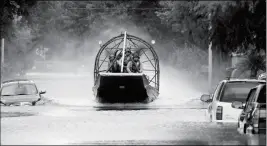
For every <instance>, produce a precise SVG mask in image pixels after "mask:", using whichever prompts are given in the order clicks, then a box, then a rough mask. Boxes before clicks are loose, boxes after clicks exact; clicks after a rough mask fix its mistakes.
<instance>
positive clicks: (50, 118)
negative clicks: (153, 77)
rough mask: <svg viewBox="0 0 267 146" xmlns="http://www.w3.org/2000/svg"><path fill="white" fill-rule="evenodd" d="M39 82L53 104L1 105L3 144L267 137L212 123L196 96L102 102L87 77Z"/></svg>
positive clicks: (238, 142)
mask: <svg viewBox="0 0 267 146" xmlns="http://www.w3.org/2000/svg"><path fill="white" fill-rule="evenodd" d="M88 80H90V78H88ZM35 81H36V84H37V86H38V87H40V88H41V89H43V88H45V89H46V90H47V94H46V97H49V98H50V99H52V102H51V103H47V104H45V105H37V106H14V107H1V144H12V145H16V144H86V145H87V144H101V145H102V144H120V145H125V144H167V145H168V144H169V145H173V144H175V145H180V144H181V145H183V144H185V145H187V144H189V145H192V144H194V145H195V144H199V145H217V144H218V145H222V144H233V145H249V144H253V145H255V144H259V142H260V144H263V145H264V144H265V139H266V137H265V136H264V137H261V138H259V137H254V138H253V139H252V138H247V137H246V136H244V135H240V134H238V133H237V130H236V123H233V124H226V125H218V124H213V123H209V122H208V121H207V120H206V118H205V108H206V106H205V105H204V104H203V103H202V102H201V101H200V100H198V99H197V97H195V98H184V97H180V96H179V95H175V96H176V97H177V98H176V99H173V98H171V97H169V98H166V99H164V98H159V99H158V100H156V101H154V102H152V103H150V104H99V103H96V102H95V101H94V100H93V98H91V99H90V97H92V96H91V89H90V87H91V86H90V84H91V82H87V80H86V78H83V79H82V78H81V79H77V78H76V79H71V78H69V79H68V80H60V81H59V80H57V82H55V80H53V79H51V80H48V79H43V80H35ZM53 81H54V82H53ZM68 83H72V84H68ZM81 87H83V88H81ZM84 87H86V88H87V87H88V92H84V91H85V89H84ZM70 88H71V89H72V92H69V91H68V90H67V89H70ZM66 91H68V92H66ZM86 91H87V90H86ZM52 95H53V96H52ZM86 95H87V96H86ZM179 99H187V101H186V100H179ZM179 101H180V102H179ZM259 139H260V140H259Z"/></svg>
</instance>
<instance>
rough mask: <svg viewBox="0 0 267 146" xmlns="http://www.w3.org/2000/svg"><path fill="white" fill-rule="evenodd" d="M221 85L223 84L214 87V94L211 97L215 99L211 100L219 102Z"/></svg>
mask: <svg viewBox="0 0 267 146" xmlns="http://www.w3.org/2000/svg"><path fill="white" fill-rule="evenodd" d="M222 85H223V83H219V84H218V86H217V87H216V89H215V92H214V94H213V97H215V98H213V100H219V94H220V92H221V88H222Z"/></svg>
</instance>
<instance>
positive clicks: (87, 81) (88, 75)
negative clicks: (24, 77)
mask: <svg viewBox="0 0 267 146" xmlns="http://www.w3.org/2000/svg"><path fill="white" fill-rule="evenodd" d="M124 31H127V33H129V34H131V35H134V36H137V37H140V38H141V39H143V40H145V41H147V42H148V43H151V40H153V39H154V38H153V36H149V35H148V34H149V33H147V32H146V31H145V30H144V29H142V28H138V27H137V26H135V25H134V24H133V25H117V24H114V23H110V26H109V27H107V29H105V30H102V31H100V32H99V34H98V35H95V36H88V38H87V39H85V41H83V42H82V43H81V42H77V41H78V40H77V38H75V39H71V38H68V39H69V40H67V41H64V42H65V44H64V45H63V46H64V47H65V48H64V54H65V56H70V57H71V56H72V55H73V50H75V49H78V50H83V51H84V52H83V54H81V55H78V58H72V59H62V58H59V57H57V56H55V55H54V56H53V57H52V58H53V61H52V62H57V63H56V65H55V66H54V67H53V68H54V69H55V70H53V69H50V71H49V72H46V73H44V72H43V73H42V71H38V70H34V71H32V70H31V71H29V72H35V73H36V74H35V75H34V74H29V75H28V78H33V79H34V80H35V81H36V83H37V85H38V86H39V87H40V88H44V89H46V90H47V95H46V96H47V97H48V98H51V99H53V100H54V102H56V103H60V104H67V105H92V104H94V97H93V92H92V87H93V84H94V83H93V82H94V81H93V71H94V63H95V58H96V55H97V53H98V51H99V49H100V46H99V44H98V42H99V41H102V42H103V43H105V42H107V41H108V40H110V39H111V38H113V37H115V36H118V35H120V34H121V33H123V32H124ZM65 38H66V37H65ZM64 42H61V43H64ZM78 43H80V45H79V46H78V47H77V46H76V45H75V44H78ZM59 45H62V44H59ZM153 47H154V49H155V51H156V52H157V53H158V56H159V61H160V95H159V98H158V100H156V101H155V103H157V104H180V103H183V102H186V101H188V100H191V99H193V98H199V97H200V95H201V93H202V91H199V90H198V89H197V88H195V87H196V83H194V82H192V78H190V76H188V75H186V73H185V72H183V71H182V69H180V70H179V69H177V68H175V67H174V66H172V65H171V64H170V63H169V62H167V61H165V60H164V56H162V54H160V53H159V52H161V51H162V50H161V49H164V48H166V47H167V45H165V44H159V43H158V44H157V40H156V44H155V45H153ZM160 50H161V51H160ZM67 58H68V57H67ZM183 63H186V62H183ZM81 66H83V67H82V68H81ZM66 68H67V69H66ZM77 68H81V69H78V70H77V71H73V70H75V69H77ZM58 70H61V72H60V73H59V72H58ZM63 70H64V71H63ZM40 73H42V75H41V74H40ZM51 73H53V74H51Z"/></svg>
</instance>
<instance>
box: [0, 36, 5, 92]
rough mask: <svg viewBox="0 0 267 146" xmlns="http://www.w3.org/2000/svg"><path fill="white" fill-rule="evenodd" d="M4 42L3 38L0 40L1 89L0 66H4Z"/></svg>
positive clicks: (0, 79) (0, 81)
mask: <svg viewBox="0 0 267 146" xmlns="http://www.w3.org/2000/svg"><path fill="white" fill-rule="evenodd" d="M4 43H5V40H4V38H2V39H1V51H0V60H1V63H0V84H1V87H2V76H3V74H2V73H3V69H2V66H3V65H4V50H5V49H4V47H5V44H4Z"/></svg>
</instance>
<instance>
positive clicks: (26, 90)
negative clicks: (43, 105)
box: [0, 79, 46, 106]
mask: <svg viewBox="0 0 267 146" xmlns="http://www.w3.org/2000/svg"><path fill="white" fill-rule="evenodd" d="M45 93H46V91H39V90H38V89H37V86H36V84H35V83H34V82H33V81H31V80H26V79H18V80H9V81H5V82H3V83H2V87H1V92H0V94H1V98H0V101H1V104H2V105H6V106H9V105H13V104H22V103H30V104H31V105H33V106H35V105H36V103H37V102H38V101H40V100H41V99H42V94H45Z"/></svg>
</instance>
